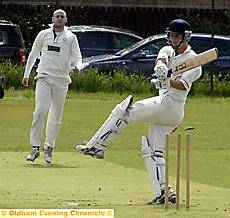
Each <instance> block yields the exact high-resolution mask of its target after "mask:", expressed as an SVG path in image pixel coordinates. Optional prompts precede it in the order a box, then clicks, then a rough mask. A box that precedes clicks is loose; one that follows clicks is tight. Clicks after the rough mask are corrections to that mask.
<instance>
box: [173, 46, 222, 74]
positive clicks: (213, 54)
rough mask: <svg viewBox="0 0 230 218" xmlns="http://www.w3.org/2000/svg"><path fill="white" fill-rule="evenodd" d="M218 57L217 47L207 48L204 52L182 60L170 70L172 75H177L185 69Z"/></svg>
mask: <svg viewBox="0 0 230 218" xmlns="http://www.w3.org/2000/svg"><path fill="white" fill-rule="evenodd" d="M217 58H218V50H217V48H212V49H209V50H207V51H205V52H202V53H200V54H198V55H197V56H195V57H192V58H188V59H186V60H184V61H183V62H181V63H179V64H177V65H176V66H174V67H173V68H172V69H171V70H172V74H173V75H178V74H181V73H184V72H185V71H188V70H191V69H193V68H196V67H199V66H202V65H204V64H207V63H209V62H211V61H214V60H216V59H217Z"/></svg>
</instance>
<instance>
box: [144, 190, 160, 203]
mask: <svg viewBox="0 0 230 218" xmlns="http://www.w3.org/2000/svg"><path fill="white" fill-rule="evenodd" d="M164 203H165V196H164V193H163V192H161V195H160V196H159V197H156V198H153V200H151V201H149V202H147V203H146V204H147V205H157V204H164Z"/></svg>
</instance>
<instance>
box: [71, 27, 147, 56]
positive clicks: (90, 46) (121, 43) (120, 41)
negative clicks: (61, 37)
mask: <svg viewBox="0 0 230 218" xmlns="http://www.w3.org/2000/svg"><path fill="white" fill-rule="evenodd" d="M69 30H71V31H72V32H73V33H74V34H75V35H76V36H77V38H78V41H79V46H80V49H81V53H82V56H83V57H90V56H96V55H103V54H112V53H116V52H117V51H120V50H121V49H123V48H126V47H128V46H129V45H132V44H134V43H136V42H137V41H140V40H142V39H143V38H142V37H140V36H138V35H136V34H134V33H132V32H130V31H128V30H125V29H120V28H115V27H108V26H84V25H79V26H70V27H69Z"/></svg>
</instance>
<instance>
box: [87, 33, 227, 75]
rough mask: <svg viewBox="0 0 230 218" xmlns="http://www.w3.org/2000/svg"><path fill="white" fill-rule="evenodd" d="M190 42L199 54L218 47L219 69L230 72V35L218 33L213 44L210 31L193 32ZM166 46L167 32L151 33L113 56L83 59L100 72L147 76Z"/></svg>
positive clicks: (206, 67) (216, 64)
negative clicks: (139, 73)
mask: <svg viewBox="0 0 230 218" xmlns="http://www.w3.org/2000/svg"><path fill="white" fill-rule="evenodd" d="M190 44H191V46H192V48H193V50H194V51H195V52H197V53H200V52H203V51H205V50H208V49H210V48H212V47H217V48H218V51H219V58H218V59H217V60H216V61H214V62H213V65H214V68H215V69H216V70H217V72H220V73H223V74H224V73H227V72H230V38H229V37H224V36H218V35H215V37H214V43H213V44H212V43H211V35H209V34H198V33H196V34H192V38H191V41H190ZM164 45H167V40H166V34H159V35H154V36H150V37H148V38H146V39H144V40H142V41H139V42H137V43H136V44H133V45H131V46H129V47H127V48H125V49H123V50H121V51H119V52H117V53H116V54H114V55H103V56H97V57H93V58H85V59H83V63H84V66H85V67H86V68H89V67H91V68H98V70H99V71H100V72H111V71H112V72H115V71H118V70H124V71H126V72H127V73H136V72H142V73H143V74H144V75H146V76H148V75H151V74H152V70H153V66H154V63H155V60H156V58H157V54H158V52H159V50H160V48H162V47H163V46H164ZM204 70H210V64H208V65H205V66H204Z"/></svg>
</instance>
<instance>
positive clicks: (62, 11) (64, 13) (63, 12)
mask: <svg viewBox="0 0 230 218" xmlns="http://www.w3.org/2000/svg"><path fill="white" fill-rule="evenodd" d="M57 13H62V14H63V15H65V17H66V12H65V11H64V10H62V9H57V10H56V11H54V13H53V17H54V16H55V14H57Z"/></svg>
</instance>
